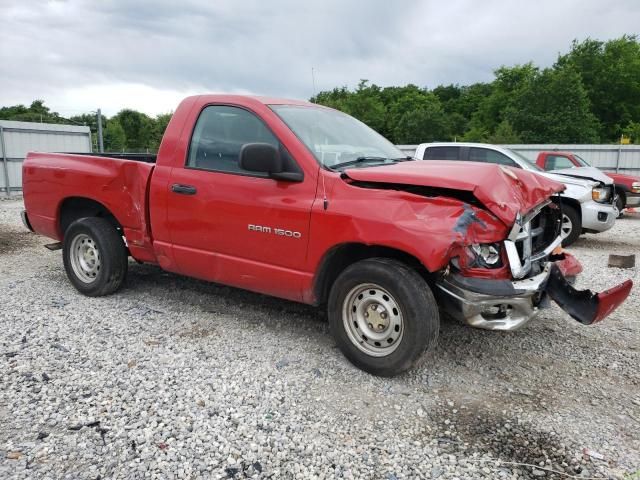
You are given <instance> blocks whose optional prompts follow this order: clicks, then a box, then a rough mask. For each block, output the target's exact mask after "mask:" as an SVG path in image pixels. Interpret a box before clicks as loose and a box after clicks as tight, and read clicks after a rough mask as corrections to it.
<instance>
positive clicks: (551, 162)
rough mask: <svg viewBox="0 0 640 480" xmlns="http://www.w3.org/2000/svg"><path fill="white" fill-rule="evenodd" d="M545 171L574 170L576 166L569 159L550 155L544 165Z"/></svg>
mask: <svg viewBox="0 0 640 480" xmlns="http://www.w3.org/2000/svg"><path fill="white" fill-rule="evenodd" d="M544 166H545V170H563V169H565V168H573V167H575V165H574V164H573V162H572V161H571V160H569V159H568V158H567V157H561V156H559V155H548V156H547V161H546V162H545V164H544Z"/></svg>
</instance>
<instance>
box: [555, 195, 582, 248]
mask: <svg viewBox="0 0 640 480" xmlns="http://www.w3.org/2000/svg"><path fill="white" fill-rule="evenodd" d="M581 233H582V222H581V220H580V215H578V212H577V211H576V209H575V208H573V207H571V206H569V205H563V206H562V228H561V231H560V236H561V238H562V246H563V247H568V246H569V245H572V244H573V243H574V242H575V241H576V240H577V239H578V237H579V236H580V234H581Z"/></svg>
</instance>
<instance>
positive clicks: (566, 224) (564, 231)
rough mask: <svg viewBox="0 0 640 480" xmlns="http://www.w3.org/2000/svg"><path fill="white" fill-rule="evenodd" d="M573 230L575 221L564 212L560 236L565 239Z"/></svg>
mask: <svg viewBox="0 0 640 480" xmlns="http://www.w3.org/2000/svg"><path fill="white" fill-rule="evenodd" d="M571 230H573V222H572V221H571V219H570V218H569V217H568V216H567V214H566V213H563V214H562V225H561V226H560V237H561V238H562V239H563V240H564V239H565V238H567V237H568V236H569V235H570V234H571Z"/></svg>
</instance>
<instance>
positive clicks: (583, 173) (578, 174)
mask: <svg viewBox="0 0 640 480" xmlns="http://www.w3.org/2000/svg"><path fill="white" fill-rule="evenodd" d="M549 172H551V173H554V174H556V175H560V176H562V177H572V178H583V179H586V180H594V181H596V182H602V183H604V184H605V185H611V184H612V183H613V179H612V178H611V177H609V176H607V174H605V173H604V172H603V171H602V170H600V169H598V168H596V167H574V168H563V169H561V170H549Z"/></svg>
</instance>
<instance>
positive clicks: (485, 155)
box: [469, 147, 518, 167]
mask: <svg viewBox="0 0 640 480" xmlns="http://www.w3.org/2000/svg"><path fill="white" fill-rule="evenodd" d="M469 161H470V162H484V163H497V164H498V165H507V166H509V167H517V166H518V165H517V164H516V162H514V161H513V160H511V159H510V158H509V157H507V156H506V155H505V154H503V153H500V152H496V151H495V150H490V149H488V148H478V147H471V148H470V149H469Z"/></svg>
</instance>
